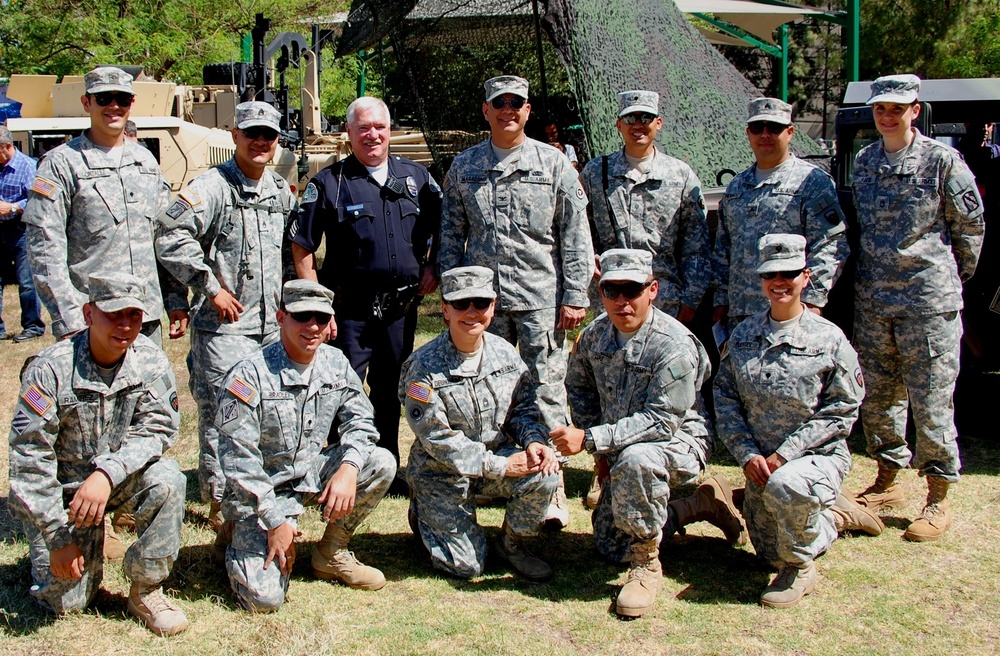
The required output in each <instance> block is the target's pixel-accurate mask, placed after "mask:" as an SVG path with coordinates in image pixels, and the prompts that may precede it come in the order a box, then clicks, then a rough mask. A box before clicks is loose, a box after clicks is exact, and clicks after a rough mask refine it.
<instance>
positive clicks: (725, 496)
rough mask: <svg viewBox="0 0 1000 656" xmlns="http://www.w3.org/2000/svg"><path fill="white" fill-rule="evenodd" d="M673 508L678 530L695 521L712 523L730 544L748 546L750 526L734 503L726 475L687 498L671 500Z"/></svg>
mask: <svg viewBox="0 0 1000 656" xmlns="http://www.w3.org/2000/svg"><path fill="white" fill-rule="evenodd" d="M670 509H671V510H672V511H673V512H674V513H676V525H674V526H673V528H674V529H675V530H679V529H681V528H683V527H684V526H687V525H688V524H693V523H694V522H708V523H709V524H711V525H712V526H715V527H717V528H719V529H720V530H721V531H722V532H723V533H725V534H726V540H728V541H729V543H730V544H733V545H736V546H743V545H745V544H746V543H747V528H746V524H744V523H743V517H742V515H740V513H739V511H738V510H736V505H735V504H734V503H733V491H732V489H731V488H730V487H729V482H728V481H727V480H726V479H725V478H723V477H722V476H712V477H711V478H708V479H706V480H705V482H704V483H702V484H701V485H699V486H698V489H697V490H695V493H694V494H693V495H691V496H689V497H687V498H686V499H676V500H674V501H671V502H670Z"/></svg>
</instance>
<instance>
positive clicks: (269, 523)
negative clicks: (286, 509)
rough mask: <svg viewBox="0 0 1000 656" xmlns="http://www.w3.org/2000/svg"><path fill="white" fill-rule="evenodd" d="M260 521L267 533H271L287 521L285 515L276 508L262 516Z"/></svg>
mask: <svg viewBox="0 0 1000 656" xmlns="http://www.w3.org/2000/svg"><path fill="white" fill-rule="evenodd" d="M260 521H261V523H262V524H263V525H264V528H266V529H267V530H269V531H273V530H274V529H276V528H278V527H279V526H281V525H282V524H284V523H285V521H287V518H286V517H285V513H283V512H281V510H279V509H278V508H271V509H270V510H268V511H267V512H265V513H264V514H263V515H261V516H260Z"/></svg>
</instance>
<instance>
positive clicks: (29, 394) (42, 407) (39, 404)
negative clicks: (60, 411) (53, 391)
mask: <svg viewBox="0 0 1000 656" xmlns="http://www.w3.org/2000/svg"><path fill="white" fill-rule="evenodd" d="M21 398H22V399H24V402H25V403H27V404H28V406H30V407H31V409H32V410H34V411H35V412H37V413H38V414H40V415H44V414H45V413H46V412H48V410H49V408H51V407H52V401H50V400H49V397H47V396H45V395H44V394H42V392H41V391H40V390H39V389H38V388H37V387H35V386H34V385H32V386H31V387H29V388H28V389H26V390H25V391H24V394H22V395H21Z"/></svg>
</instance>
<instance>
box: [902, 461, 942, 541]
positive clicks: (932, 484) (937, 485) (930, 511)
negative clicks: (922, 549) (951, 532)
mask: <svg viewBox="0 0 1000 656" xmlns="http://www.w3.org/2000/svg"><path fill="white" fill-rule="evenodd" d="M947 494H948V481H946V480H944V479H943V478H938V477H937V476H928V477H927V505H925V506H924V510H923V512H921V513H920V517H917V518H916V519H915V520H913V521H912V522H911V523H910V525H909V526H907V527H906V532H905V533H903V537H904V538H906V539H907V540H912V541H914V542H928V541H930V540H937V539H938V538H939V537H941V535H942V534H944V532H945V531H947V530H948V527H949V526H951V501H948V499H946V498H945V496H947Z"/></svg>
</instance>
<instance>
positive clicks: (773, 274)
mask: <svg viewBox="0 0 1000 656" xmlns="http://www.w3.org/2000/svg"><path fill="white" fill-rule="evenodd" d="M803 271H805V269H798V270H797V271H768V272H767V273H762V274H760V277H761V280H774V279H775V278H777V277H778V276H781V277H782V278H783V279H784V280H795V279H796V278H798V277H799V276H801V275H802V272H803Z"/></svg>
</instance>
